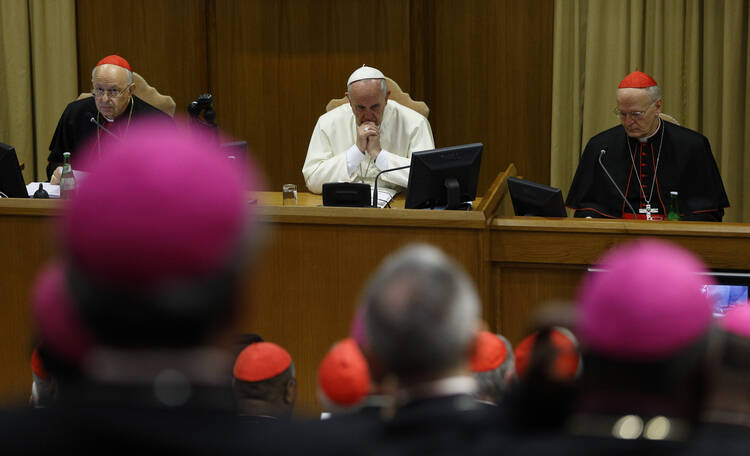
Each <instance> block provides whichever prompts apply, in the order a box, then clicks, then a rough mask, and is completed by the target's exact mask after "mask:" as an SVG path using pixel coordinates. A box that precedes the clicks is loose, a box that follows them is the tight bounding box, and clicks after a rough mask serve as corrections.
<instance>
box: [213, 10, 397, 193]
mask: <svg viewBox="0 0 750 456" xmlns="http://www.w3.org/2000/svg"><path fill="white" fill-rule="evenodd" d="M215 31H216V43H215V52H212V54H211V55H212V60H211V61H212V65H211V74H212V81H213V85H214V87H213V89H214V95H215V97H216V106H217V111H218V112H219V115H220V116H221V117H220V118H219V123H220V124H221V125H222V127H224V128H225V129H226V131H228V132H229V133H230V134H232V135H233V136H235V137H237V138H239V139H245V140H247V141H248V143H249V144H251V146H252V148H253V150H254V151H255V153H256V157H257V158H258V160H259V161H260V162H261V164H262V165H263V167H264V168H265V171H266V173H267V175H268V180H269V185H270V189H271V190H280V189H281V185H282V184H283V183H296V184H298V186H300V189H302V188H305V187H304V181H303V178H302V173H301V169H302V164H303V162H304V160H305V155H306V153H307V146H308V143H309V142H310V134H311V133H312V129H313V127H314V126H315V122H316V120H317V118H318V116H320V115H321V114H323V113H324V112H325V105H326V104H327V103H328V101H329V100H330V99H331V98H340V97H342V96H343V94H344V92H345V91H346V79H347V78H348V77H349V74H350V73H351V72H352V70H353V69H354V68H356V67H357V66H360V65H362V64H364V63H366V64H368V65H372V66H377V67H379V68H381V69H382V71H384V72H385V73H386V74H389V75H392V77H393V79H395V80H396V81H407V82H408V81H409V53H410V51H409V2H408V0H373V1H367V2H364V1H354V2H353V1H351V0H330V1H319V0H277V1H267V0H248V1H242V2H239V1H234V0H217V1H216V30H215Z"/></svg>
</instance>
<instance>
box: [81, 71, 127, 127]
mask: <svg viewBox="0 0 750 456" xmlns="http://www.w3.org/2000/svg"><path fill="white" fill-rule="evenodd" d="M91 85H92V88H93V91H94V101H95V102H96V109H97V110H99V112H100V113H102V115H104V117H107V118H109V119H114V118H115V117H117V116H119V115H120V114H122V113H123V111H125V108H126V107H127V106H128V103H129V102H130V96H131V95H132V94H133V91H134V90H135V85H134V84H128V74H127V70H125V68H122V67H119V66H117V65H101V66H99V67H97V68H96V72H95V73H94V78H93V79H92V81H91Z"/></svg>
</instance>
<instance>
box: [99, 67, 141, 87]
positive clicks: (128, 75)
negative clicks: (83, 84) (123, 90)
mask: <svg viewBox="0 0 750 456" xmlns="http://www.w3.org/2000/svg"><path fill="white" fill-rule="evenodd" d="M106 65H111V63H110V64H106ZM97 68H99V67H96V66H95V67H94V69H92V70H91V82H92V83H93V82H94V76H95V75H96V69H97ZM120 68H122V69H123V70H125V74H126V75H127V77H128V85H130V84H132V83H133V72H132V71H130V70H128V69H127V68H123V67H120Z"/></svg>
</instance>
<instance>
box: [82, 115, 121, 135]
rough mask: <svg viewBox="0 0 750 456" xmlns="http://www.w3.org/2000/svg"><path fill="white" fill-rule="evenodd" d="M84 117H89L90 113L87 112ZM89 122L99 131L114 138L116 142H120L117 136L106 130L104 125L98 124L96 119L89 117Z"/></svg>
mask: <svg viewBox="0 0 750 456" xmlns="http://www.w3.org/2000/svg"><path fill="white" fill-rule="evenodd" d="M86 115H91V113H90V112H87V113H86ZM89 122H91V123H92V124H94V125H96V126H97V127H99V128H100V129H102V130H104V131H105V132H106V133H107V134H108V135H109V136H111V137H113V138H115V139H116V140H118V141H119V140H120V137H119V136H117V135H116V134H114V133H112V131H110V130H108V129H107V128H106V127H105V126H104V125H102V124H100V123H99V122H97V120H96V117H94V116H91V118H90V119H89Z"/></svg>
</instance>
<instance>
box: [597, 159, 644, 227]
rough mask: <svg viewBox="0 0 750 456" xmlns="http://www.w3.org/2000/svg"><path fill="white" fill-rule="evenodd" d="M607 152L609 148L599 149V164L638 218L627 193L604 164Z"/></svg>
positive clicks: (636, 217)
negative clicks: (621, 188)
mask: <svg viewBox="0 0 750 456" xmlns="http://www.w3.org/2000/svg"><path fill="white" fill-rule="evenodd" d="M606 153H607V149H602V150H600V151H599V166H601V167H602V170H604V173H605V174H606V175H607V177H609V181H610V182H612V185H614V186H615V188H616V189H617V193H619V194H620V196H621V197H622V199H623V201H625V204H627V205H628V207H629V208H630V210H631V211H633V216H634V217H635V219H636V220H638V213H636V212H635V209H633V206H632V205H631V204H630V201H628V199H627V198H626V197H625V194H624V193H623V192H622V190H620V187H619V186H618V185H617V182H615V180H614V179H613V178H612V176H611V175H610V174H609V171H607V167H606V166H604V163H602V158H603V157H604V155H605V154H606Z"/></svg>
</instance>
